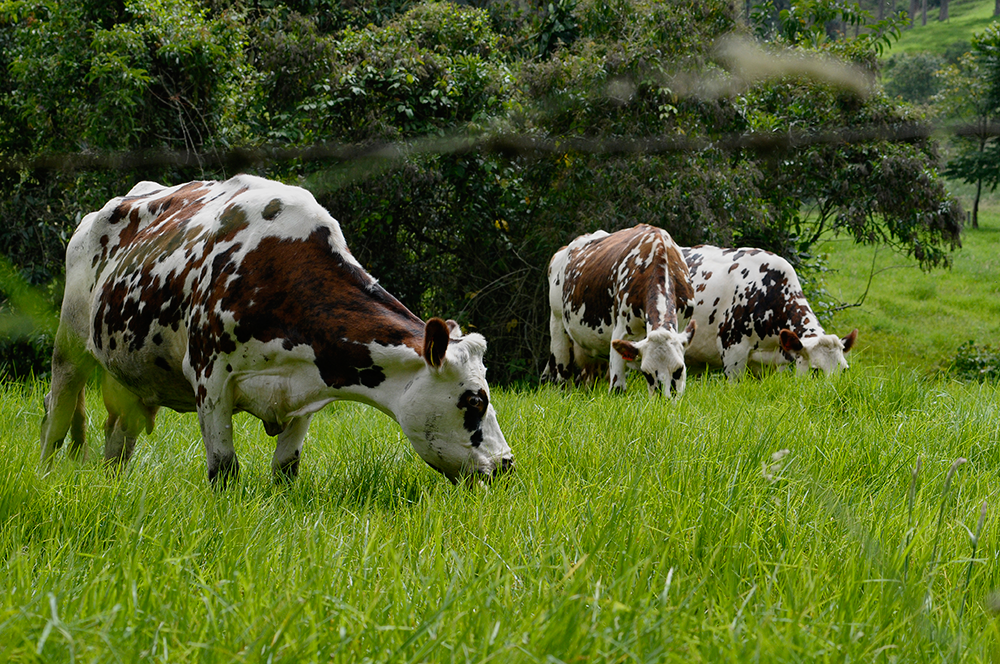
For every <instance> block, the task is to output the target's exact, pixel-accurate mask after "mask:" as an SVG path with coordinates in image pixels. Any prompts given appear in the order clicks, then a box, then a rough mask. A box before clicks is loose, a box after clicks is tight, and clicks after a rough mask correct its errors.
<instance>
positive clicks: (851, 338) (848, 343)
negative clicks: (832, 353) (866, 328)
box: [840, 328, 858, 353]
mask: <svg viewBox="0 0 1000 664" xmlns="http://www.w3.org/2000/svg"><path fill="white" fill-rule="evenodd" d="M857 340H858V328H854V329H853V330H851V333H850V334H848V335H847V336H846V337H844V338H843V339H841V340H840V341H841V343H843V344H844V352H845V353H846V352H847V351H849V350H851V348H853V347H854V342H855V341H857Z"/></svg>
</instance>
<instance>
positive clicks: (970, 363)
mask: <svg viewBox="0 0 1000 664" xmlns="http://www.w3.org/2000/svg"><path fill="white" fill-rule="evenodd" d="M950 373H951V375H953V376H955V377H956V378H961V379H963V380H978V381H1000V347H997V348H990V347H988V346H977V345H976V344H975V343H974V342H973V341H972V340H971V339H970V340H969V341H966V342H965V343H963V344H962V345H961V346H959V347H958V350H957V351H956V353H955V361H954V362H953V363H952V365H951V369H950Z"/></svg>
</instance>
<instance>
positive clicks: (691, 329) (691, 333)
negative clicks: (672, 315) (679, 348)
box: [683, 318, 698, 346]
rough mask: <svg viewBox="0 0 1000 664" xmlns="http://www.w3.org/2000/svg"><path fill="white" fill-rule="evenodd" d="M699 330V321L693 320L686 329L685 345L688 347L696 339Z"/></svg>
mask: <svg viewBox="0 0 1000 664" xmlns="http://www.w3.org/2000/svg"><path fill="white" fill-rule="evenodd" d="M697 329H698V321H696V320H695V319H693V318H692V319H691V322H690V323H688V324H687V327H685V328H684V342H683V343H684V345H685V346H687V345H688V344H689V343H691V340H692V339H694V333H695V330H697Z"/></svg>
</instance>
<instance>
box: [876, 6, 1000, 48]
mask: <svg viewBox="0 0 1000 664" xmlns="http://www.w3.org/2000/svg"><path fill="white" fill-rule="evenodd" d="M994 5H995V3H994V0H964V1H962V0H954V1H953V2H951V4H950V5H949V10H948V13H949V18H948V20H947V21H939V20H938V8H937V7H934V8H933V9H928V10H927V25H920V17H919V16H917V17H916V20H915V21H914V26H913V27H912V28H911V29H909V30H904V31H903V35H902V37H900V39H899V41H898V42H896V43H895V44H893V46H892V49H891V51H889V52H888V53H887V55H891V54H893V53H919V52H921V51H926V52H930V53H936V54H938V55H942V56H944V55H947V54H949V53H950V52H951V51H954V50H955V49H956V44H966V43H968V42H969V40H970V39H972V35H974V34H976V33H977V32H982V30H983V29H984V28H985V27H986V26H988V25H989V24H990V23H992V22H993V21H994V17H993V9H994Z"/></svg>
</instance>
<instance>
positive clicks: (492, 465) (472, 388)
mask: <svg viewBox="0 0 1000 664" xmlns="http://www.w3.org/2000/svg"><path fill="white" fill-rule="evenodd" d="M548 278H549V304H550V306H551V312H552V314H551V319H550V330H551V336H552V341H551V354H550V357H549V361H548V363H547V366H546V368H545V373H544V375H543V379H544V380H551V381H555V382H564V381H569V380H580V381H584V382H588V383H589V382H594V381H595V380H597V379H598V378H600V377H602V376H603V375H604V374H605V373H606V374H607V376H608V379H609V382H610V389H612V390H624V389H625V373H626V367H630V368H633V369H636V370H638V371H639V372H641V373H642V375H643V376H644V377H645V378H646V381H647V383H648V385H649V389H650V392H651V393H654V392H656V391H657V390H663V391H664V392H667V393H676V394H678V395H679V394H681V393H682V392H683V391H684V384H685V378H686V371H687V369H686V367H687V366H688V365H689V364H692V363H695V364H699V365H715V366H722V367H723V369H724V370H725V372H726V375H727V376H728V377H729V378H730V379H732V380H736V379H737V378H738V377H739V376H740V375H741V374H742V373H743V372H744V370H746V369H747V368H750V369H751V370H753V369H754V368H755V367H759V366H761V365H783V364H795V365H796V367H797V369H798V370H799V371H800V372H804V371H808V370H810V369H813V370H816V371H823V372H826V373H829V372H831V371H834V370H836V369H839V368H842V367H846V366H847V362H846V361H845V360H844V353H846V352H847V351H849V350H850V348H851V346H852V345H853V343H854V341H855V339H856V337H857V330H854V331H853V332H851V334H849V335H848V336H846V337H844V338H843V339H840V338H838V337H836V336H835V335H828V334H825V333H824V332H823V329H822V327H820V325H819V323H818V321H817V319H816V316H815V314H814V313H813V312H812V310H811V309H810V308H809V304H808V303H807V302H806V299H805V297H804V296H803V294H802V289H801V287H800V285H799V282H798V279H797V277H796V275H795V272H794V271H793V269H792V267H791V266H790V265H789V264H788V263H787V262H786V261H784V260H783V259H781V258H780V257H778V256H776V255H774V254H771V253H769V252H766V251H761V250H758V249H720V248H717V247H711V246H699V247H693V248H683V247H679V246H678V245H677V244H676V243H675V242H674V241H673V239H672V238H671V237H670V235H669V234H668V233H667V232H666V231H663V230H661V229H658V228H654V227H652V226H646V225H639V226H636V227H635V228H631V229H626V230H622V231H619V232H617V233H613V234H608V233H605V232H603V231H599V232H597V233H592V234H590V235H585V236H582V237H579V238H577V239H575V240H573V241H572V242H571V243H570V244H569V245H568V246H566V247H564V248H562V249H560V250H559V251H558V252H556V254H555V255H554V256H553V257H552V260H551V261H550V263H549V269H548ZM485 350H486V342H485V340H484V339H483V337H482V336H481V335H479V334H474V333H473V334H466V335H463V334H462V333H461V330H460V329H459V327H458V325H457V324H455V322H454V321H450V320H449V321H444V320H442V319H440V318H431V319H430V320H428V321H426V322H424V321H422V320H420V319H419V318H418V317H416V316H415V315H414V314H413V313H411V312H410V311H409V310H408V309H407V308H406V307H404V306H403V305H402V304H401V303H400V302H399V301H398V300H397V299H396V298H394V297H393V296H392V295H390V294H389V293H388V292H387V291H386V290H385V289H383V288H382V287H381V286H380V285H379V284H378V282H377V281H376V280H375V279H374V278H373V277H372V276H371V275H369V274H368V273H367V272H366V271H365V270H364V269H363V268H362V266H361V265H360V264H359V263H358V262H357V260H355V258H354V257H353V256H352V255H351V253H350V251H349V250H348V248H347V244H346V242H345V240H344V236H343V234H342V232H341V229H340V226H339V224H338V223H337V221H336V220H335V219H334V218H333V217H331V216H330V214H329V213H328V212H327V211H326V210H325V209H324V208H323V207H322V206H320V205H319V204H318V203H317V202H316V200H315V199H314V198H313V196H312V195H311V194H310V193H309V192H307V191H305V190H304V189H301V188H298V187H292V186H288V185H284V184H281V183H278V182H273V181H269V180H264V179H261V178H257V177H252V176H247V175H240V176H237V177H234V178H231V179H229V180H227V181H225V182H189V183H187V184H182V185H178V186H174V187H165V186H163V185H159V184H156V183H153V182H141V183H139V184H137V185H136V186H135V187H133V188H132V190H131V191H129V193H128V194H126V195H125V196H123V197H119V198H115V199H112V200H111V201H109V202H108V203H107V204H106V205H105V206H104V207H103V208H101V209H100V210H98V211H96V212H93V213H91V214H89V215H87V216H86V217H84V219H83V221H82V222H81V223H80V225H79V227H78V228H77V230H76V232H75V233H74V234H73V237H72V238H71V240H70V242H69V245H68V247H67V250H66V292H65V295H64V298H63V304H62V311H61V316H60V322H59V329H58V332H57V334H56V340H55V348H54V352H53V355H52V385H51V389H50V391H49V393H48V394H47V395H46V397H45V416H44V419H43V421H42V427H41V458H42V463H43V466H47V465H48V464H50V463H51V458H52V455H53V453H54V452H55V450H56V449H57V448H59V447H60V446H61V445H62V442H63V439H64V438H65V437H66V435H67V433H68V434H69V436H70V445H69V448H70V454H71V455H72V456H74V457H79V456H81V455H82V453H83V450H84V447H85V446H84V436H85V430H86V413H85V410H84V388H85V386H86V383H87V381H88V379H89V378H90V377H91V375H92V374H93V372H94V371H95V369H96V368H97V367H98V366H100V367H101V368H103V371H102V372H101V374H102V378H101V380H102V383H101V389H102V394H103V398H104V403H105V406H106V408H107V411H108V418H107V421H106V424H105V447H104V456H105V459H106V460H108V461H109V462H116V463H119V464H124V463H126V462H127V461H128V459H129V457H130V456H131V455H132V451H133V449H134V446H135V442H136V439H137V437H138V435H139V434H140V433H141V432H142V431H143V430H145V431H146V432H147V433H150V432H151V431H152V429H153V423H154V419H155V416H156V413H157V411H158V410H159V408H160V407H163V406H166V407H168V408H171V409H173V410H176V411H179V412H191V411H196V412H197V414H198V420H199V424H200V426H201V433H202V439H203V441H204V445H205V457H206V463H207V468H208V477H209V479H210V480H211V481H212V482H221V483H222V484H223V485H225V484H226V483H227V482H228V481H229V480H230V479H232V478H233V477H235V475H236V473H237V472H238V469H239V464H238V462H237V457H236V452H235V449H234V447H233V428H232V418H233V414H234V413H235V412H239V411H245V412H248V413H251V414H252V415H254V416H256V417H257V418H259V419H260V420H261V421H262V422H263V423H264V428H265V430H266V432H267V433H268V435H271V436H276V437H277V442H276V446H275V451H274V455H273V458H272V465H271V467H272V471H273V473H274V475H275V477H276V479H281V478H289V479H290V478H294V477H295V476H296V475H297V473H298V467H299V458H300V455H301V451H302V444H303V441H304V439H305V435H306V431H307V429H308V427H309V422H310V419H311V418H312V415H313V414H314V413H316V412H317V411H319V410H320V409H321V408H323V407H324V406H325V405H327V404H328V403H330V402H332V401H337V400H344V399H346V400H353V401H360V402H363V403H367V404H370V405H372V406H375V407H376V408H378V409H379V410H382V411H383V412H385V413H386V414H388V415H389V416H390V417H392V418H393V419H394V420H395V421H396V422H398V423H399V425H400V427H401V428H402V430H403V432H404V433H405V435H406V436H407V438H408V439H409V440H410V442H411V444H412V445H413V448H414V450H415V451H416V452H417V454H419V455H420V457H421V458H422V459H424V461H426V462H427V463H428V464H429V465H430V466H431V467H432V468H434V469H435V470H437V471H439V472H441V473H442V474H444V475H445V476H446V477H448V478H449V479H450V480H451V481H453V482H458V481H466V482H469V481H473V480H475V479H477V478H482V479H489V478H492V477H493V476H495V475H498V474H500V473H503V472H505V471H507V470H509V469H511V468H513V467H514V460H513V456H512V454H511V450H510V447H509V446H508V444H507V441H506V439H505V438H504V435H503V432H502V431H501V430H500V425H499V424H498V422H497V417H496V413H495V411H494V409H493V405H492V404H491V403H490V391H489V386H488V385H487V382H486V369H485V367H484V365H483V354H484V352H485Z"/></svg>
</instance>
